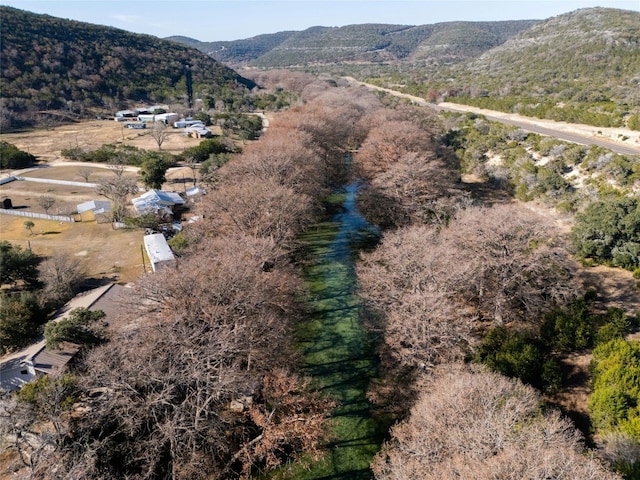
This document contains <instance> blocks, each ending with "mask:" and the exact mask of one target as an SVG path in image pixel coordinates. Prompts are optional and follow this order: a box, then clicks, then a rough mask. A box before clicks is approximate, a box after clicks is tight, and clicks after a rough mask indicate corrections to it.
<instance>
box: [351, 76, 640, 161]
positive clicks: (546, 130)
mask: <svg viewBox="0 0 640 480" xmlns="http://www.w3.org/2000/svg"><path fill="white" fill-rule="evenodd" d="M345 78H346V79H347V80H349V81H350V82H352V83H357V84H359V85H364V86H366V87H368V88H371V89H374V90H380V91H383V92H387V93H389V94H391V95H395V96H397V97H402V98H406V99H408V100H411V101H412V102H413V103H415V104H416V105H422V106H425V107H430V108H433V109H434V110H437V111H446V112H474V111H475V112H478V111H479V110H482V111H481V114H482V115H483V116H484V117H486V118H487V120H491V121H493V122H501V123H504V124H507V125H514V126H516V127H518V128H521V129H523V130H525V131H527V132H533V133H538V134H540V135H546V136H549V137H555V138H559V139H560V140H565V141H567V142H572V143H577V144H580V145H598V146H600V147H604V148H608V149H609V150H612V151H614V152H616V153H620V154H622V155H640V145H624V144H621V143H619V142H615V141H613V140H607V139H605V138H596V137H593V136H590V135H587V134H585V135H581V134H579V133H574V132H569V131H566V130H562V129H561V128H560V127H559V128H557V129H556V128H550V127H548V126H544V127H543V126H540V125H538V124H536V123H537V122H542V121H541V120H538V119H533V118H529V117H522V116H520V115H516V114H505V113H503V112H492V111H489V110H484V109H478V108H476V107H469V106H466V105H454V104H451V103H447V104H446V105H442V104H436V103H429V102H427V101H426V100H425V99H424V98H420V97H415V96H413V95H408V94H406V93H402V92H398V91H395V90H391V89H389V88H383V87H378V86H377V85H371V84H368V83H363V82H360V81H358V80H356V79H355V78H352V77H345ZM545 123H547V124H548V123H549V122H545ZM575 127H576V129H584V130H588V129H589V128H591V129H593V128H594V127H590V126H588V125H575Z"/></svg>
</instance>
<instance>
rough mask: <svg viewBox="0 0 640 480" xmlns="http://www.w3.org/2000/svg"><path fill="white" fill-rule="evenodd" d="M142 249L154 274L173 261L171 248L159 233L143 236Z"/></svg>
mask: <svg viewBox="0 0 640 480" xmlns="http://www.w3.org/2000/svg"><path fill="white" fill-rule="evenodd" d="M144 249H145V251H146V252H147V257H149V263H151V269H152V270H153V271H154V272H156V271H157V270H158V269H159V268H162V267H163V266H166V265H170V264H172V263H173V262H174V261H175V257H174V255H173V252H172V251H171V247H170V246H169V244H168V243H167V239H166V238H164V235H163V234H161V233H153V234H151V235H145V236H144Z"/></svg>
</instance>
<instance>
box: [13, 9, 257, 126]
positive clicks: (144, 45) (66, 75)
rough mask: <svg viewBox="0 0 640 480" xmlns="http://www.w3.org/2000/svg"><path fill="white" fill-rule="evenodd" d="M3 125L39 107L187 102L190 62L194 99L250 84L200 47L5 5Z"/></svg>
mask: <svg viewBox="0 0 640 480" xmlns="http://www.w3.org/2000/svg"><path fill="white" fill-rule="evenodd" d="M0 17H1V18H2V42H1V47H0V48H1V50H0V56H1V57H2V77H1V81H2V90H1V92H0V94H1V96H2V101H3V103H4V105H3V109H2V114H1V115H0V126H1V127H2V128H3V129H7V128H11V127H18V126H25V125H30V124H33V123H35V122H37V120H38V118H40V117H41V116H42V114H41V113H38V112H43V111H46V112H52V111H55V112H57V114H58V115H60V114H61V113H62V112H64V114H66V115H70V116H73V115H79V116H82V115H86V114H87V112H88V111H94V110H95V111H96V112H103V111H106V112H111V113H112V112H113V111H114V110H117V109H122V108H123V107H126V106H127V104H128V102H138V104H139V103H141V102H152V103H167V104H171V103H173V102H176V101H178V102H180V103H184V104H185V105H186V103H187V101H186V99H187V88H186V83H187V82H186V73H187V70H186V67H185V66H186V65H188V66H189V70H190V72H191V76H192V79H193V94H194V98H197V97H200V96H202V95H205V94H208V95H216V94H217V93H221V92H222V91H223V90H225V89H226V90H228V89H234V88H238V86H241V85H245V86H249V87H253V86H254V85H253V82H251V81H249V80H247V79H245V78H243V77H241V76H240V75H238V74H237V73H236V72H235V71H233V70H231V69H230V68H228V67H226V66H224V65H222V64H221V63H219V62H217V61H216V60H214V59H212V58H211V57H210V56H208V55H205V54H203V53H202V52H201V51H199V50H197V49H195V48H192V47H187V46H184V45H178V44H176V43H175V42H171V41H167V40H164V39H160V38H157V37H153V36H150V35H139V34H134V33H130V32H126V31H124V30H119V29H115V28H109V27H103V26H97V25H92V24H88V23H83V22H76V21H70V20H65V19H61V18H56V17H51V16H49V15H39V14H34V13H30V12H26V11H23V10H19V9H15V8H10V7H5V6H0Z"/></svg>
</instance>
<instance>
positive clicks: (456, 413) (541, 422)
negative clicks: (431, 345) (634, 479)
mask: <svg viewBox="0 0 640 480" xmlns="http://www.w3.org/2000/svg"><path fill="white" fill-rule="evenodd" d="M422 388H423V393H422V394H421V396H420V398H419V400H418V402H417V403H416V405H415V406H414V407H413V408H412V410H411V415H410V417H409V418H408V419H407V420H405V421H404V422H402V423H400V424H398V425H396V426H395V427H393V428H392V430H391V439H390V440H389V441H387V442H386V443H385V444H384V446H383V448H382V450H381V452H380V453H379V454H378V455H377V456H376V459H375V460H374V462H373V465H372V468H373V471H374V473H375V477H376V479H378V480H387V479H389V480H390V479H401V480H409V479H414V478H422V479H425V480H430V479H434V480H440V479H443V478H464V479H469V480H484V479H487V478H500V479H513V480H519V479H523V478H557V479H576V478H581V479H591V480H596V479H602V480H605V479H606V480H614V479H621V478H622V477H621V476H619V475H617V474H615V473H613V472H611V471H608V470H607V468H606V467H605V465H604V464H603V463H602V462H600V461H598V460H597V459H595V458H594V457H593V455H592V454H591V453H590V452H588V451H586V449H585V445H584V443H583V440H582V437H581V435H580V433H579V431H578V430H577V429H576V428H575V426H574V425H573V424H572V423H571V422H570V421H569V420H567V419H565V418H563V417H562V416H561V415H560V413H559V412H557V411H545V412H544V413H542V412H541V410H540V403H541V398H540V397H539V395H538V393H537V392H536V391H535V389H533V388H532V387H529V386H526V385H524V384H522V383H520V382H519V381H518V380H514V379H508V378H506V377H503V376H501V375H499V374H496V373H489V372H487V371H484V370H483V369H481V368H467V367H461V366H456V365H444V366H443V367H442V368H440V369H438V370H437V371H436V373H435V375H434V377H433V379H432V380H430V381H428V382H426V383H425V384H423V385H422Z"/></svg>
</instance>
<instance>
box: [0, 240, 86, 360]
mask: <svg viewBox="0 0 640 480" xmlns="http://www.w3.org/2000/svg"><path fill="white" fill-rule="evenodd" d="M83 280H84V274H83V271H82V268H81V267H80V264H79V262H78V261H77V260H76V259H73V258H71V257H69V256H68V255H64V254H54V255H52V256H51V257H48V258H43V257H40V256H38V255H36V254H34V253H33V252H31V250H24V249H23V248H21V247H20V246H19V245H14V244H12V243H9V242H7V241H2V242H0V285H2V286H3V289H2V292H1V293H0V353H4V352H7V351H11V350H14V349H17V348H21V347H24V346H25V345H28V344H29V343H30V342H31V341H32V340H33V339H34V338H35V337H36V336H37V335H38V333H40V332H41V330H42V326H43V324H44V323H45V322H46V320H47V317H48V315H49V314H50V313H52V312H53V311H55V309H57V308H59V307H61V306H62V305H63V304H64V303H65V302H66V301H68V300H69V299H70V298H71V297H73V295H74V294H75V293H76V292H77V291H78V289H79V287H80V284H81V283H82V281H83Z"/></svg>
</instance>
